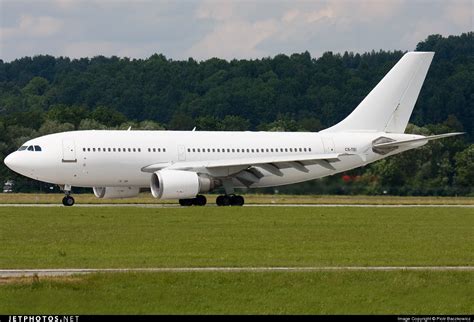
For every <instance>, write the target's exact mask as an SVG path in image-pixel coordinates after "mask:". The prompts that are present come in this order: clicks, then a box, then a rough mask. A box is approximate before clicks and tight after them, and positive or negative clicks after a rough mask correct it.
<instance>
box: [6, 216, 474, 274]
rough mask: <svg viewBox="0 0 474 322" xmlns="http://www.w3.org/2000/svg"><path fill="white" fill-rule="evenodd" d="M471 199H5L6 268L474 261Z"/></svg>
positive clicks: (327, 264) (401, 263) (376, 263)
mask: <svg viewBox="0 0 474 322" xmlns="http://www.w3.org/2000/svg"><path fill="white" fill-rule="evenodd" d="M472 227H474V211H473V209H470V208H351V207H347V208H346V207H343V208H340V207H338V208H312V207H311V208H297V207H273V208H271V207H257V208H245V207H244V208H220V207H219V208H217V207H207V208H206V207H204V208H196V207H194V208H184V209H180V208H172V209H161V208H158V209H157V208H155V209H145V208H129V207H126V208H120V207H108V208H107V207H105V208H102V207H99V208H74V207H73V208H64V207H58V208H56V207H53V208H49V207H48V208H33V207H24V208H23V207H16V208H15V207H2V208H0V245H2V247H0V268H59V267H60V268H68V267H69V268H87V267H90V268H107V267H110V268H119V267H201V266H226V267H227V266H244V267H245V266H379V265H380V266H384V265H388V266H396V265H409V266H426V265H427V266H431V265H433V266H436V265H473V264H474V257H473V254H474V247H473V245H474V234H473V233H472V232H473V230H472Z"/></svg>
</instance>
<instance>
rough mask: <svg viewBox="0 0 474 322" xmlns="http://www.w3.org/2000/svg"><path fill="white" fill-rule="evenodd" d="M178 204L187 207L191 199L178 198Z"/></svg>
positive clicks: (190, 204) (191, 203) (191, 201)
mask: <svg viewBox="0 0 474 322" xmlns="http://www.w3.org/2000/svg"><path fill="white" fill-rule="evenodd" d="M179 204H180V205H181V206H183V207H189V206H192V205H193V199H179Z"/></svg>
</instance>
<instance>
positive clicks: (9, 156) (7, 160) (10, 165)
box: [3, 152, 15, 170]
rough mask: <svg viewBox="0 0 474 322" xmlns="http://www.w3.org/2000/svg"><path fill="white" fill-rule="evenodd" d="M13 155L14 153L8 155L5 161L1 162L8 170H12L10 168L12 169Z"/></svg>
mask: <svg viewBox="0 0 474 322" xmlns="http://www.w3.org/2000/svg"><path fill="white" fill-rule="evenodd" d="M14 154H15V152H13V153H10V154H9V155H7V157H6V158H5V160H3V162H4V163H5V165H6V166H7V167H9V168H10V169H12V170H13V168H12V167H13V164H14V158H15V156H14Z"/></svg>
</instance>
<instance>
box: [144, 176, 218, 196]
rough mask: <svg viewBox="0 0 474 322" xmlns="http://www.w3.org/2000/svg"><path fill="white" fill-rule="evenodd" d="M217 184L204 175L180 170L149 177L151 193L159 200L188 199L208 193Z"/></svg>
mask: <svg viewBox="0 0 474 322" xmlns="http://www.w3.org/2000/svg"><path fill="white" fill-rule="evenodd" d="M218 184H219V182H218V181H217V180H215V179H213V178H211V177H209V176H208V175H206V174H201V173H200V174H198V173H196V172H191V171H182V170H160V171H156V172H155V173H153V174H152V176H151V183H150V188H151V193H152V195H153V197H155V198H159V199H188V198H194V197H196V195H197V194H198V193H205V192H209V191H211V190H212V189H214V188H215V187H216V186H217V185H218Z"/></svg>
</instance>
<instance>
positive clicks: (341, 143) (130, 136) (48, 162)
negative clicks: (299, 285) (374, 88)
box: [10, 130, 426, 188]
mask: <svg viewBox="0 0 474 322" xmlns="http://www.w3.org/2000/svg"><path fill="white" fill-rule="evenodd" d="M379 137H390V138H392V139H394V140H402V139H413V138H417V137H420V136H417V135H410V134H387V133H379V132H374V133H327V134H320V133H306V132H288V133H287V132H201V131H94V130H92V131H73V132H63V133H57V134H51V135H46V136H43V137H40V138H36V139H33V140H30V141H28V142H26V143H25V144H24V146H25V147H29V146H39V147H40V148H41V151H29V150H28V149H25V150H22V151H16V152H14V153H13V154H12V155H11V156H10V158H11V159H10V160H11V161H12V163H14V164H15V171H16V172H18V173H20V174H22V175H25V176H27V177H30V178H33V179H36V180H41V181H45V182H50V183H54V184H59V185H65V184H67V185H72V186H80V187H95V186H101V187H103V186H112V187H125V186H136V187H149V185H150V177H151V174H150V173H149V172H144V171H143V168H145V167H147V166H148V165H152V164H159V163H163V164H166V163H167V164H173V163H177V162H192V161H201V162H202V161H204V162H205V161H212V160H229V159H232V160H235V159H255V162H257V161H258V159H259V158H261V157H277V156H291V155H297V156H311V155H320V154H331V153H334V154H341V155H342V156H341V157H340V160H339V161H337V162H331V163H330V167H328V166H325V165H324V164H321V163H314V164H306V165H305V167H306V168H307V170H308V171H307V172H304V171H301V170H298V169H295V168H294V167H291V166H289V167H286V168H285V167H282V168H281V169H280V171H281V172H282V173H283V175H281V176H279V175H274V174H272V173H270V172H268V171H265V169H260V170H259V171H261V172H262V173H263V174H264V176H263V177H262V178H260V180H259V181H258V182H256V183H254V184H252V185H251V187H253V188H257V187H267V186H278V185H285V184H291V183H297V182H302V181H307V180H313V179H316V178H321V177H324V176H328V175H332V174H335V173H338V172H341V171H347V170H350V169H353V168H357V167H360V166H362V165H365V164H368V163H371V162H374V161H377V160H379V159H381V158H383V157H385V156H388V155H392V154H394V153H390V154H387V155H383V156H382V155H380V154H377V153H374V152H373V151H372V149H371V147H372V141H373V140H375V139H377V138H379ZM425 143H426V142H425ZM420 145H422V144H417V145H416V146H413V147H412V148H415V147H418V146H420ZM405 150H406V149H399V150H397V151H396V153H399V152H402V151H405ZM13 160H14V161H13ZM22 161H23V162H22ZM241 170H242V169H241V168H240V167H236V168H235V169H232V168H230V169H229V168H226V169H225V171H229V173H227V174H228V175H232V174H233V173H232V171H235V172H238V171H241ZM213 171H216V170H213ZM197 172H200V173H208V174H209V170H207V169H206V167H202V168H201V169H198V171H197ZM211 174H214V173H211ZM219 176H220V177H222V176H225V173H224V175H222V174H219ZM234 182H235V183H234V186H235V187H237V188H241V187H244V186H243V185H242V184H241V183H240V182H239V181H234Z"/></svg>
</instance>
